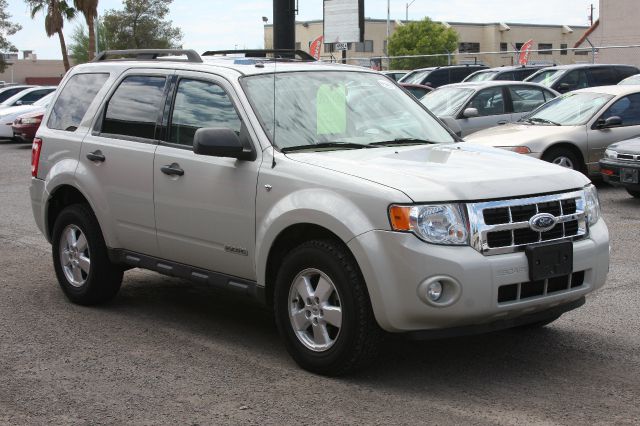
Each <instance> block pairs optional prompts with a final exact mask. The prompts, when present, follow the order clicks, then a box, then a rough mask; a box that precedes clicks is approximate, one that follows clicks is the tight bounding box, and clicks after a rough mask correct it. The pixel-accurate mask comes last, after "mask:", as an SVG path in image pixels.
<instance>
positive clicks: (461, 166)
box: [286, 143, 589, 202]
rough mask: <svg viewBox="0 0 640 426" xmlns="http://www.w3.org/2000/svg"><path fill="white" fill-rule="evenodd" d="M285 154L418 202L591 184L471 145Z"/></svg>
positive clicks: (555, 168) (533, 162)
mask: <svg viewBox="0 0 640 426" xmlns="http://www.w3.org/2000/svg"><path fill="white" fill-rule="evenodd" d="M286 155H287V157H288V158H290V159H292V160H295V161H298V162H301V163H306V164H311V165H314V166H318V167H322V168H324V169H329V170H334V171H336V172H340V173H344V174H348V175H351V176H356V177H359V178H362V179H366V180H369V181H371V182H375V183H378V184H381V185H385V186H388V187H391V188H395V189H397V190H399V191H402V192H404V193H405V194H406V195H407V196H408V197H409V198H411V199H412V200H413V201H415V202H431V201H433V202H436V201H439V202H441V201H471V200H484V199H494V198H502V197H517V196H525V195H534V194H541V193H546V192H556V191H565V190H569V189H576V188H581V187H583V186H584V185H586V184H588V183H589V180H588V179H587V178H586V177H585V176H583V175H582V174H581V173H578V172H574V171H572V170H568V169H565V168H562V167H559V166H556V165H553V164H550V163H546V162H544V161H540V160H536V159H533V158H530V157H527V156H525V155H520V154H515V153H512V152H510V151H505V150H502V149H495V148H487V147H483V146H477V145H474V144H471V143H457V144H442V145H428V146H411V147H393V148H376V149H359V150H341V151H321V152H298V153H288V154H286Z"/></svg>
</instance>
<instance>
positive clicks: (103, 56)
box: [93, 49, 202, 62]
mask: <svg viewBox="0 0 640 426" xmlns="http://www.w3.org/2000/svg"><path fill="white" fill-rule="evenodd" d="M122 56H135V58H134V60H138V61H154V60H157V59H158V58H159V57H162V56H186V57H187V59H186V61H184V60H182V59H176V61H184V62H202V58H201V57H200V55H198V52H196V51H195V50H192V49H130V50H105V51H103V52H100V53H99V54H98V55H97V56H96V57H95V59H94V60H93V62H101V61H109V60H123V59H124V60H131V59H129V58H119V57H122ZM111 58H113V59H111Z"/></svg>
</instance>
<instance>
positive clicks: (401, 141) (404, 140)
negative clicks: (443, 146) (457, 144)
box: [369, 138, 438, 146]
mask: <svg viewBox="0 0 640 426" xmlns="http://www.w3.org/2000/svg"><path fill="white" fill-rule="evenodd" d="M434 143H438V142H433V141H427V140H424V139H416V138H398V139H393V140H391V141H381V142H373V143H370V144H369V145H373V146H393V145H426V144H428V145H431V144H434Z"/></svg>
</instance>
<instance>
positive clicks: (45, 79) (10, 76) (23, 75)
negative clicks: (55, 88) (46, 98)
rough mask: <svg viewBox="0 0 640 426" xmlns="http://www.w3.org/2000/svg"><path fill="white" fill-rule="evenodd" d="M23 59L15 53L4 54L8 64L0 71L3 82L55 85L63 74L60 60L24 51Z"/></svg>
mask: <svg viewBox="0 0 640 426" xmlns="http://www.w3.org/2000/svg"><path fill="white" fill-rule="evenodd" d="M23 56H24V57H23V59H18V55H17V54H5V61H7V64H8V65H9V66H8V67H7V69H5V70H4V73H0V81H4V82H5V83H20V84H43V85H57V84H58V83H59V82H60V80H61V79H62V77H63V76H64V74H65V70H64V64H63V63H62V60H48V59H47V60H42V59H38V58H37V57H36V55H34V54H32V53H31V52H28V51H26V52H25V54H24V55H23Z"/></svg>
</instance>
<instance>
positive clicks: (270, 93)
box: [30, 50, 609, 375]
mask: <svg viewBox="0 0 640 426" xmlns="http://www.w3.org/2000/svg"><path fill="white" fill-rule="evenodd" d="M227 53H228V52H227ZM271 53H274V52H271ZM167 55H172V56H167ZM180 55H182V56H180ZM252 55H255V56H259V52H253V53H252ZM123 56H124V57H125V58H123ZM185 56H186V58H185ZM266 56H267V54H266V53H265V54H264V55H263V57H257V58H256V57H251V55H247V54H244V55H242V54H238V55H233V54H226V55H225V56H221V55H218V54H216V53H215V52H207V53H205V54H203V55H202V56H200V55H198V54H197V53H195V52H193V51H174V50H171V51H129V52H105V53H103V54H101V55H99V57H98V58H97V60H96V61H94V62H93V63H89V64H84V65H79V66H76V67H74V68H73V69H72V70H71V71H70V72H69V73H67V75H66V76H65V78H64V80H63V82H62V83H61V85H60V87H59V89H58V90H57V92H56V95H55V99H54V100H53V102H52V104H51V105H50V107H49V110H48V112H47V113H46V115H45V117H44V119H43V121H42V125H41V127H40V129H39V131H38V133H37V137H36V139H35V140H34V142H33V150H32V175H33V178H32V181H31V188H30V192H31V200H32V205H33V213H34V215H35V220H36V222H37V224H38V227H39V228H40V229H41V230H42V232H43V233H44V235H45V236H46V238H47V239H48V240H49V241H50V242H51V244H52V252H53V264H54V267H55V273H56V275H57V279H58V281H59V284H60V286H61V288H62V290H63V292H64V293H65V295H66V296H67V297H68V299H70V300H71V301H72V302H74V303H78V304H83V305H94V304H98V303H103V302H106V301H108V300H110V299H112V298H113V297H114V296H115V295H116V293H117V292H118V290H119V288H120V285H121V282H122V279H123V273H124V271H126V270H127V269H130V268H146V269H150V270H154V271H157V272H159V273H162V274H166V275H171V276H177V277H182V278H186V279H189V280H193V281H196V282H201V283H205V284H209V285H211V286H214V287H216V288H220V289H226V290H229V291H234V292H237V293H239V294H240V295H242V296H244V297H246V298H252V299H257V300H259V301H261V302H262V303H264V304H266V305H267V306H268V307H270V308H272V309H273V312H274V315H275V319H276V324H277V326H278V329H279V331H280V333H281V335H282V337H283V340H284V342H285V345H286V347H287V349H288V351H289V353H290V354H291V355H292V357H293V358H294V359H295V361H296V362H297V363H298V364H299V365H301V366H302V367H303V368H305V369H308V370H310V371H314V372H317V373H321V374H327V375H338V374H345V373H347V372H349V371H352V370H354V369H355V368H358V367H362V366H363V365H366V363H367V362H370V361H371V360H372V359H373V357H374V355H375V353H376V348H377V347H379V345H380V344H381V342H382V341H383V340H382V338H383V336H384V332H392V333H402V334H405V335H408V336H410V337H414V338H439V337H443V336H455V335H464V334H470V333H478V332H484V331H491V330H497V329H502V328H507V327H516V326H524V325H528V326H529V325H537V326H541V325H544V324H547V323H549V322H551V321H553V320H555V319H557V318H558V317H559V316H560V315H562V314H563V313H564V312H567V311H569V310H571V309H574V308H577V307H579V306H580V305H582V304H583V303H584V301H585V296H586V295H587V294H588V293H590V292H592V291H593V290H595V289H597V288H599V287H601V286H603V285H604V283H605V281H606V276H607V272H608V265H609V236H608V231H607V227H606V225H605V223H604V221H603V220H602V218H601V217H600V209H599V204H598V198H597V194H596V190H595V188H594V187H593V186H592V185H591V184H590V182H589V180H588V179H587V178H586V177H584V176H583V175H582V174H580V173H578V172H575V171H572V170H568V169H565V168H562V167H558V166H556V165H553V164H549V163H545V162H542V161H539V160H536V159H532V158H528V157H525V156H521V155H519V154H516V153H512V152H508V151H505V150H499V149H494V148H489V147H480V146H474V145H473V144H468V143H465V144H459V143H457V142H458V141H460V140H459V139H458V138H457V137H456V136H455V135H454V134H452V133H451V132H450V131H449V130H447V129H446V128H445V127H444V126H443V125H442V123H441V122H440V121H438V119H437V118H435V117H434V116H433V115H431V114H430V113H429V111H427V110H426V109H425V108H424V106H422V105H421V104H420V103H419V102H418V101H416V100H415V99H414V98H413V97H412V96H409V95H408V94H407V93H406V92H404V91H403V90H402V89H401V88H399V87H398V86H397V85H396V84H395V83H394V82H392V81H391V80H390V79H388V78H387V77H385V76H383V75H381V74H379V73H376V72H373V71H368V70H364V69H361V68H355V67H349V66H343V65H335V64H323V63H321V62H311V61H303V60H296V59H293V58H287V57H286V56H287V55H279V54H278V53H277V52H275V56H285V57H284V58H267V57H266ZM127 57H129V58H128V59H127Z"/></svg>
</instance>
